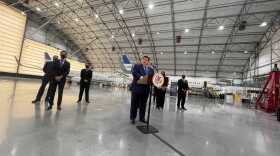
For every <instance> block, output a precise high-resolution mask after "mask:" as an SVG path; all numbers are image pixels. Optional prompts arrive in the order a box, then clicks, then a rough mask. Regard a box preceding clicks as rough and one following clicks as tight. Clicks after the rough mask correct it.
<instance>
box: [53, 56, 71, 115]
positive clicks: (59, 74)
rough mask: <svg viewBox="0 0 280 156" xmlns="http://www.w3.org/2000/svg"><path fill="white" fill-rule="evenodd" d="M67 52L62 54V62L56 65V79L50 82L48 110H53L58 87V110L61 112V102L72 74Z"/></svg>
mask: <svg viewBox="0 0 280 156" xmlns="http://www.w3.org/2000/svg"><path fill="white" fill-rule="evenodd" d="M66 58H67V53H66V51H61V52H60V60H59V61H57V62H56V63H55V65H54V68H53V70H54V71H53V72H54V77H53V78H52V79H51V80H50V97H49V107H48V110H51V109H52V106H53V101H54V96H55V92H56V88H57V86H58V100H57V110H59V111H60V110H61V102H62V95H63V89H64V86H65V82H66V77H67V75H68V74H69V72H70V63H69V62H68V61H67V60H66Z"/></svg>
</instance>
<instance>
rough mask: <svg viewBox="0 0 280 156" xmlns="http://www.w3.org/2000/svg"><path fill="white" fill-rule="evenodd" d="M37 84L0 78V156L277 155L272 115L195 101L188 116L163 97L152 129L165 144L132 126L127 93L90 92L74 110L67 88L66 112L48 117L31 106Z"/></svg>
mask: <svg viewBox="0 0 280 156" xmlns="http://www.w3.org/2000/svg"><path fill="white" fill-rule="evenodd" d="M39 85H40V81H38V80H22V79H21V80H17V81H16V80H14V79H5V78H1V79H0V155H1V156H178V155H180V154H179V153H182V154H181V155H186V156H241V155H242V156H279V154H280V123H279V122H277V121H276V117H275V116H272V115H269V114H265V113H262V112H258V111H254V110H249V109H247V108H244V107H241V106H231V105H224V104H222V102H221V101H215V100H208V99H204V98H198V97H190V98H189V99H188V101H187V103H188V106H187V107H188V111H185V112H182V111H177V110H176V106H175V103H176V99H175V98H170V97H167V98H166V105H165V109H164V110H163V111H158V110H155V109H152V113H151V124H152V125H153V126H154V127H156V128H157V129H159V131H160V132H159V133H158V134H157V135H158V136H159V137H160V138H161V139H162V140H165V141H160V139H158V138H157V137H155V136H154V135H144V134H142V133H141V132H139V131H138V130H137V129H136V128H135V126H134V125H131V124H130V123H129V120H128V117H129V108H130V100H129V98H130V94H129V92H127V91H125V90H124V89H109V88H99V87H95V88H93V90H91V101H92V103H90V104H89V105H86V104H84V103H82V104H81V105H78V104H76V103H75V101H76V100H77V94H78V87H77V86H75V85H72V86H71V87H69V86H67V87H66V89H65V93H64V98H63V107H62V109H63V110H62V111H61V112H57V111H56V108H54V109H53V110H52V111H51V112H45V111H44V103H43V102H42V103H41V104H40V105H34V104H31V100H32V99H33V98H34V96H35V94H36V92H37V89H38V87H39ZM137 124H140V123H137ZM163 142H165V143H163ZM168 144H170V145H171V146H173V148H176V149H177V152H176V150H174V149H172V148H171V147H170V146H168ZM178 151H179V152H178Z"/></svg>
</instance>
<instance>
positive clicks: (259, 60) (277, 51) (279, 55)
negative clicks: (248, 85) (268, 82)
mask: <svg viewBox="0 0 280 156" xmlns="http://www.w3.org/2000/svg"><path fill="white" fill-rule="evenodd" d="M250 62H251V63H250V64H251V65H250V69H249V71H248V73H247V78H251V77H253V76H258V75H265V74H268V73H269V72H270V71H271V70H272V68H273V65H274V64H278V68H279V67H280V29H278V31H276V32H275V34H274V35H273V37H272V39H271V40H270V41H269V43H268V44H267V45H266V46H265V47H264V48H263V49H262V50H261V51H260V52H259V54H258V56H257V57H256V61H255V56H252V57H251V59H250Z"/></svg>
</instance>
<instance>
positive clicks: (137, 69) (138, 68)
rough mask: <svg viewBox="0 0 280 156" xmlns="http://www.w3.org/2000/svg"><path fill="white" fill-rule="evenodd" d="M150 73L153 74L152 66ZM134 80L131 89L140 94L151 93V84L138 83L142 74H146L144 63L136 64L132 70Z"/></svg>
mask: <svg viewBox="0 0 280 156" xmlns="http://www.w3.org/2000/svg"><path fill="white" fill-rule="evenodd" d="M148 70H149V71H148V75H149V76H153V75H154V70H153V69H152V68H150V67H149V68H148ZM131 73H132V76H133V81H132V84H131V91H132V92H135V93H140V94H148V93H149V85H141V84H137V81H138V80H139V79H140V77H141V76H145V75H146V73H145V70H144V66H143V64H135V65H134V66H133V67H132V70H131Z"/></svg>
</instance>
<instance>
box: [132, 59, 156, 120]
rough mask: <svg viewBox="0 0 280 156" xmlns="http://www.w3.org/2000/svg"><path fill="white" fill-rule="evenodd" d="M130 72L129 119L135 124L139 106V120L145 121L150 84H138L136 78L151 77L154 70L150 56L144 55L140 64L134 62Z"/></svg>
mask: <svg viewBox="0 0 280 156" xmlns="http://www.w3.org/2000/svg"><path fill="white" fill-rule="evenodd" d="M131 72H132V76H133V81H132V84H131V107H130V120H131V123H132V124H135V118H136V116H137V110H138V108H139V121H140V122H144V123H145V122H146V121H145V113H146V103H147V99H148V97H149V91H150V86H149V85H148V84H140V83H138V80H140V79H142V78H144V77H145V76H149V77H152V76H153V75H154V70H153V68H152V67H151V66H150V58H149V57H148V56H144V57H143V58H142V61H141V64H135V65H134V66H133V68H132V71H131Z"/></svg>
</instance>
